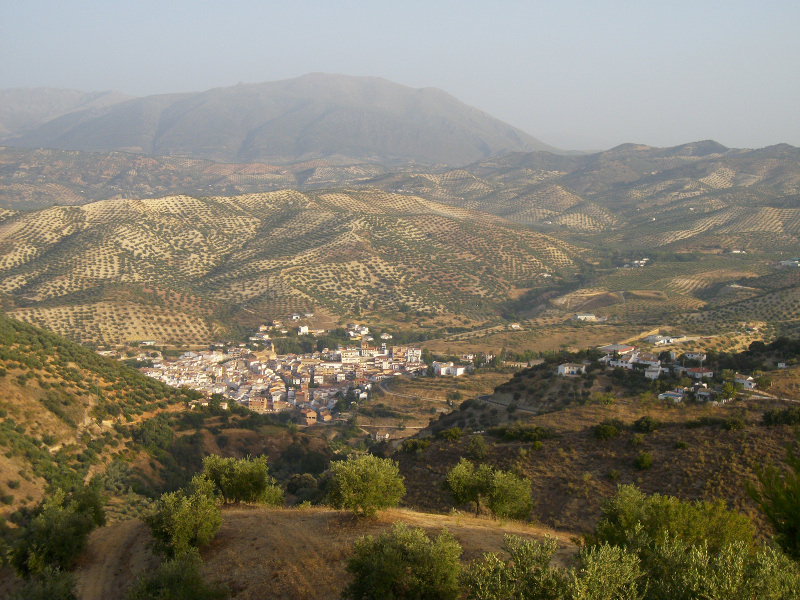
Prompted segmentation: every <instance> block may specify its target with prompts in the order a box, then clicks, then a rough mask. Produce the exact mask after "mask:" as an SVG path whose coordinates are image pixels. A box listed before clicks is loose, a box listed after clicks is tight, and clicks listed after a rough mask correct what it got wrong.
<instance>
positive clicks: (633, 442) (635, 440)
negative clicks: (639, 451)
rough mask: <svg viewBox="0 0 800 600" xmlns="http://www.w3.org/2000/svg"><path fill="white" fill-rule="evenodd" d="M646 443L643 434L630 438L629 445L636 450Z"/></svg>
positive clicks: (636, 434)
mask: <svg viewBox="0 0 800 600" xmlns="http://www.w3.org/2000/svg"><path fill="white" fill-rule="evenodd" d="M643 442H644V438H643V437H642V434H641V433H635V434H633V435H632V436H631V437H630V438H628V443H629V444H630V445H631V446H633V447H634V448H638V447H639V446H641V445H642V443H643Z"/></svg>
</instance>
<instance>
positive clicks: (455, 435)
mask: <svg viewBox="0 0 800 600" xmlns="http://www.w3.org/2000/svg"><path fill="white" fill-rule="evenodd" d="M461 433H462V432H461V428H459V427H450V428H449V429H443V430H442V431H439V432H437V433H436V439H437V440H448V441H450V442H455V441H456V440H458V439H459V438H460V437H461Z"/></svg>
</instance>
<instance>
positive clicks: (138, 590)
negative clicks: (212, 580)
mask: <svg viewBox="0 0 800 600" xmlns="http://www.w3.org/2000/svg"><path fill="white" fill-rule="evenodd" d="M202 564H203V561H202V560H201V559H200V555H199V554H198V552H197V550H196V549H191V550H189V551H188V552H186V553H184V554H182V555H181V556H177V557H175V558H172V559H169V560H166V561H164V562H163V563H161V564H160V565H159V566H158V568H157V569H156V570H155V571H154V572H152V573H143V574H142V575H140V576H139V577H138V578H137V579H136V581H135V582H134V584H133V587H132V588H131V590H130V591H129V592H128V595H127V596H126V600H151V599H155V598H157V599H158V600H219V599H222V598H227V597H228V590H227V589H226V588H225V587H223V586H220V585H209V584H207V583H206V582H205V581H204V580H203V576H202V574H201V572H200V567H201V565H202Z"/></svg>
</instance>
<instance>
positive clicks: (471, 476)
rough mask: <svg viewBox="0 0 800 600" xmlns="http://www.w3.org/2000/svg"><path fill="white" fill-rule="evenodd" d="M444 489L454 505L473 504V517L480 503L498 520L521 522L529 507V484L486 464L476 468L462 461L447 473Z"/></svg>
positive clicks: (512, 474) (477, 512) (468, 462)
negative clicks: (449, 492)
mask: <svg viewBox="0 0 800 600" xmlns="http://www.w3.org/2000/svg"><path fill="white" fill-rule="evenodd" d="M447 485H448V486H449V488H450V491H451V492H452V493H453V498H454V499H455V501H456V503H457V504H466V503H467V502H474V503H475V514H476V515H477V514H480V511H481V501H482V500H485V501H486V505H487V506H488V508H489V509H490V510H491V511H492V512H493V513H494V514H495V515H497V516H498V517H511V518H517V519H523V518H525V517H526V516H527V515H528V513H529V512H530V510H531V508H532V505H533V502H532V501H531V484H530V481H528V480H527V479H524V478H522V477H518V476H517V475H515V474H514V473H511V472H510V471H502V470H500V469H494V468H492V467H491V466H490V465H487V464H482V465H479V466H478V467H477V468H476V467H475V465H474V464H472V463H471V462H470V461H468V460H467V459H466V458H462V459H461V460H460V461H459V462H458V464H457V465H456V466H454V467H453V468H452V469H450V472H448V474H447Z"/></svg>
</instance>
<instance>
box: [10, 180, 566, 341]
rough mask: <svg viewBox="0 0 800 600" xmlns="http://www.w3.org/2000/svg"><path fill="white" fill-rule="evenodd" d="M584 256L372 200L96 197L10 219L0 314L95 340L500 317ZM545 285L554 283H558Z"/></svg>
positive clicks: (499, 224) (487, 219)
mask: <svg viewBox="0 0 800 600" xmlns="http://www.w3.org/2000/svg"><path fill="white" fill-rule="evenodd" d="M579 253H580V252H579V250H578V249H577V248H576V247H574V246H573V245H570V244H567V243H564V242H561V241H559V240H557V239H555V238H553V237H551V236H548V235H544V234H541V233H537V232H534V231H531V230H530V229H527V228H525V227H521V226H519V225H515V224H512V223H508V222H507V221H504V220H503V219H500V218H498V217H495V216H493V215H487V214H482V213H476V212H474V211H469V210H466V209H461V208H454V207H451V206H447V205H444V204H440V203H437V202H433V201H429V200H424V199H422V198H418V197H414V196H408V195H401V194H387V193H384V192H380V191H375V190H362V191H339V192H324V193H313V194H302V193H300V192H294V191H281V192H272V193H266V194H252V195H245V196H237V197H233V198H225V197H221V198H220V197H218V198H191V197H186V196H177V197H167V198H160V199H155V200H139V201H126V200H107V201H102V202H96V203H93V204H89V205H84V206H80V207H53V208H49V209H45V210H41V211H36V212H27V213H11V212H9V213H7V214H6V215H5V220H4V221H3V222H2V224H0V290H2V292H3V293H5V294H7V296H6V298H7V300H9V301H10V304H9V305H8V312H9V314H11V315H13V316H15V317H17V318H22V319H24V320H27V321H30V322H33V323H37V324H39V325H41V326H44V327H46V328H48V329H51V330H52V331H56V332H59V333H61V334H64V335H68V336H70V337H72V338H73V339H78V340H82V341H92V342H95V343H116V342H119V341H121V340H142V339H160V340H175V341H176V342H181V343H208V342H209V341H211V340H212V339H214V337H215V336H216V335H219V334H220V331H221V330H222V329H223V328H222V325H223V324H224V325H230V322H229V320H230V319H229V317H231V315H233V314H237V313H238V314H240V315H245V316H246V315H250V316H249V319H250V320H251V321H252V323H251V325H257V324H258V323H259V322H263V321H264V319H268V318H281V317H284V316H285V315H286V313H287V312H288V313H291V312H293V311H300V312H304V311H308V310H310V309H314V310H316V311H317V312H320V311H321V312H328V313H331V314H334V315H347V314H351V313H353V312H354V311H355V312H356V313H357V312H358V311H360V310H361V309H365V310H366V309H369V310H372V311H387V312H392V311H395V312H396V311H397V310H399V309H402V310H404V311H406V312H411V313H416V314H417V316H418V317H420V318H434V317H435V318H437V319H445V320H448V319H453V318H454V317H455V316H458V317H459V319H465V320H466V321H467V322H469V320H470V319H474V320H477V321H482V320H485V319H487V318H496V315H497V314H498V312H499V311H500V310H501V309H502V306H503V305H504V303H505V302H506V301H507V300H508V298H509V297H516V296H518V295H519V294H521V293H523V292H524V291H526V290H528V289H530V288H531V287H535V286H536V285H543V282H545V281H546V280H545V279H544V278H543V277H542V275H543V274H545V273H546V274H548V275H551V277H549V278H548V279H549V281H554V280H560V279H561V278H562V277H571V276H572V275H571V274H572V273H574V272H575V271H576V269H577V266H576V262H575V261H576V260H578V255H579ZM553 275H554V276H555V277H554V276H553Z"/></svg>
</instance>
